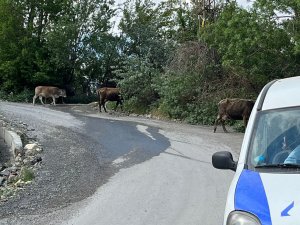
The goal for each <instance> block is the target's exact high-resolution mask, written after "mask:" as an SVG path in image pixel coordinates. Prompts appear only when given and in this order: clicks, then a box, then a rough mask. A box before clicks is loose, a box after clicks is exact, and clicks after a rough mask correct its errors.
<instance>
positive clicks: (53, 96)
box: [51, 96, 55, 105]
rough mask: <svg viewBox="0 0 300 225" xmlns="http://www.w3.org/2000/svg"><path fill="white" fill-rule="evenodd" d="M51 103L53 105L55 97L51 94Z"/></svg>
mask: <svg viewBox="0 0 300 225" xmlns="http://www.w3.org/2000/svg"><path fill="white" fill-rule="evenodd" d="M51 105H55V97H54V96H52V103H51Z"/></svg>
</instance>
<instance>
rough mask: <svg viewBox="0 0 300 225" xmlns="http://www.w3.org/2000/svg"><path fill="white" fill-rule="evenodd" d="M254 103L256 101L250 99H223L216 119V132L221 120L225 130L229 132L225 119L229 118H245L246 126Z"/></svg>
mask: <svg viewBox="0 0 300 225" xmlns="http://www.w3.org/2000/svg"><path fill="white" fill-rule="evenodd" d="M254 103H255V101H253V100H250V99H239V98H232V99H230V98H226V99H223V100H221V101H220V102H219V103H218V109H219V113H218V116H217V119H216V121H215V127H214V133H215V132H216V130H217V126H218V123H219V122H221V124H222V127H223V130H224V132H228V131H227V130H226V128H225V121H226V120H228V119H232V120H243V121H244V126H245V127H246V126H247V123H248V120H249V117H250V114H251V111H252V108H253V106H254Z"/></svg>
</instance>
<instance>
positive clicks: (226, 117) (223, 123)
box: [221, 115, 228, 133]
mask: <svg viewBox="0 0 300 225" xmlns="http://www.w3.org/2000/svg"><path fill="white" fill-rule="evenodd" d="M227 119H228V116H227V115H223V116H222V117H221V124H222V127H223V130H224V132H225V133H228V131H227V130H226V128H225V121H226V120H227Z"/></svg>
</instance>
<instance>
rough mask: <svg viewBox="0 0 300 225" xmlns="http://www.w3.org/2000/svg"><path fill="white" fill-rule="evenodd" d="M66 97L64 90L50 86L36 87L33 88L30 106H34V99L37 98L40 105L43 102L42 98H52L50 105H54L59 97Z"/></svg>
mask: <svg viewBox="0 0 300 225" xmlns="http://www.w3.org/2000/svg"><path fill="white" fill-rule="evenodd" d="M60 96H61V97H64V98H65V97H67V95H66V90H64V89H59V88H57V87H51V86H38V87H36V88H35V95H34V96H33V102H32V104H33V105H34V104H35V99H36V98H37V97H39V99H40V101H41V103H42V104H44V102H43V97H44V98H52V103H51V104H54V105H55V98H59V97H60Z"/></svg>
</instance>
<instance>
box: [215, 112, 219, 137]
mask: <svg viewBox="0 0 300 225" xmlns="http://www.w3.org/2000/svg"><path fill="white" fill-rule="evenodd" d="M219 121H220V117H219V116H218V117H217V119H216V120H215V127H214V133H216V130H217V126H218V123H219Z"/></svg>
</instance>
